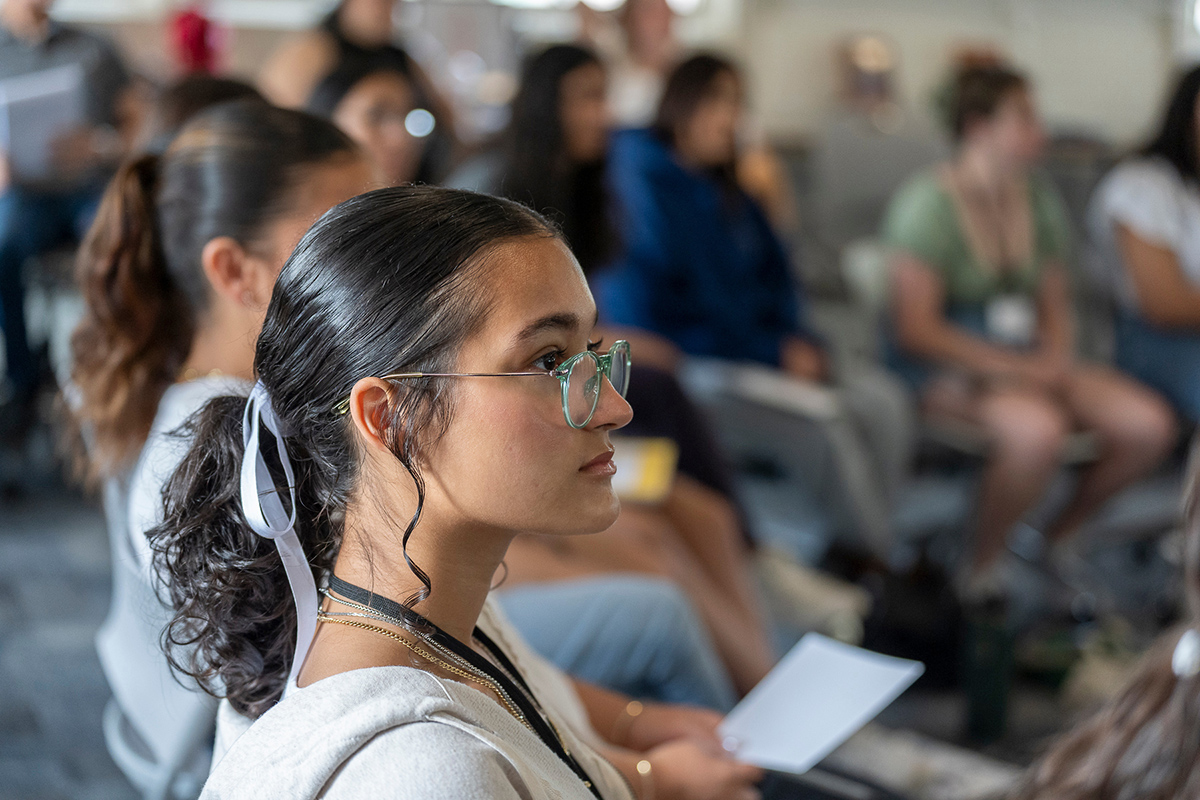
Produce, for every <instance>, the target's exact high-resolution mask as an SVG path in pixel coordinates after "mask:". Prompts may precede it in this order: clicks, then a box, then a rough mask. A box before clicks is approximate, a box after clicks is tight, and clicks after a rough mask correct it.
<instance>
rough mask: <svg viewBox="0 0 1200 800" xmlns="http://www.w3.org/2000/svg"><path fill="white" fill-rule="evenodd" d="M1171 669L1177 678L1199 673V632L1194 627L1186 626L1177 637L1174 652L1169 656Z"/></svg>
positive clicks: (1192, 676)
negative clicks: (1177, 642)
mask: <svg viewBox="0 0 1200 800" xmlns="http://www.w3.org/2000/svg"><path fill="white" fill-rule="evenodd" d="M1171 670H1172V671H1173V672H1174V673H1175V676H1176V677H1178V678H1194V677H1196V676H1197V675H1200V633H1197V632H1196V629H1195V628H1188V629H1187V630H1186V631H1184V632H1183V636H1180V637H1179V644H1177V645H1175V654H1174V655H1173V656H1171Z"/></svg>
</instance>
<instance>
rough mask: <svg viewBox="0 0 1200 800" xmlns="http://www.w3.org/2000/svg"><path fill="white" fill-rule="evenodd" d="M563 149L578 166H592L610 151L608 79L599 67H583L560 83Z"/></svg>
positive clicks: (596, 65) (570, 73)
mask: <svg viewBox="0 0 1200 800" xmlns="http://www.w3.org/2000/svg"><path fill="white" fill-rule="evenodd" d="M558 91H559V101H558V103H559V106H558V107H559V119H560V120H561V121H562V133H563V147H564V148H565V150H566V154H567V157H568V158H569V159H570V160H571V161H572V162H574V163H576V164H592V163H595V162H597V161H599V160H600V159H602V158H603V157H604V154H605V152H606V151H607V149H608V133H609V117H608V79H607V78H606V76H605V74H604V68H603V67H601V66H600V65H599V64H584V65H582V66H579V67H576V68H575V69H573V70H571V71H570V72H568V73H567V74H566V75H564V76H563V77H562V80H561V81H560V82H559V90H558Z"/></svg>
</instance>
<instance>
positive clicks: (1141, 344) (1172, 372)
mask: <svg viewBox="0 0 1200 800" xmlns="http://www.w3.org/2000/svg"><path fill="white" fill-rule="evenodd" d="M1116 334H1117V336H1116V339H1117V357H1116V362H1117V367H1118V368H1120V369H1121V370H1122V371H1124V372H1127V373H1129V374H1130V375H1132V376H1133V377H1135V378H1137V379H1138V380H1139V381H1141V382H1142V383H1144V384H1146V385H1147V386H1149V387H1150V388H1152V389H1155V390H1156V391H1158V392H1160V393H1161V394H1162V395H1163V396H1164V397H1166V398H1167V400H1169V401H1170V403H1171V405H1173V406H1174V407H1175V410H1176V411H1178V412H1179V414H1180V416H1182V417H1183V418H1184V419H1186V420H1187V421H1188V422H1200V332H1196V331H1191V330H1165V329H1163V328H1159V327H1156V326H1154V325H1151V324H1150V323H1148V322H1144V321H1143V320H1141V319H1138V318H1137V317H1134V316H1132V315H1130V314H1120V315H1118V317H1117V324H1116Z"/></svg>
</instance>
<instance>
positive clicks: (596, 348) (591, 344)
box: [587, 339, 604, 353]
mask: <svg viewBox="0 0 1200 800" xmlns="http://www.w3.org/2000/svg"><path fill="white" fill-rule="evenodd" d="M602 344H604V340H603V339H597V340H596V341H594V342H588V348H587V349H588V350H591V351H592V352H593V353H596V352H599V350H600V345H602Z"/></svg>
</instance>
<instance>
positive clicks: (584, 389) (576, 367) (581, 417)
mask: <svg viewBox="0 0 1200 800" xmlns="http://www.w3.org/2000/svg"><path fill="white" fill-rule="evenodd" d="M600 377H601V376H600V369H599V363H598V362H597V360H596V359H594V358H591V357H586V356H585V357H584V358H581V359H579V360H578V361H576V362H575V363H574V364H572V365H571V372H570V373H569V374H568V375H567V414H568V415H570V417H571V424H572V425H579V426H582V425H585V424H587V421H588V419H589V418H590V417H591V416H592V411H594V410H595V408H596V401H597V400H598V399H599V396H600Z"/></svg>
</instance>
